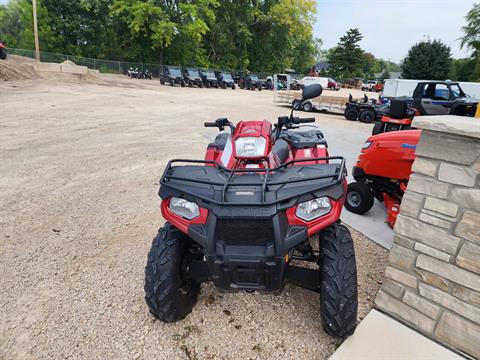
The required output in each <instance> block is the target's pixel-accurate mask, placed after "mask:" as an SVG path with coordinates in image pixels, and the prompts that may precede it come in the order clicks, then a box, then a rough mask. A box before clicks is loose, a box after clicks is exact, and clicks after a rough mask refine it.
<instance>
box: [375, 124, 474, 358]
mask: <svg viewBox="0 0 480 360" xmlns="http://www.w3.org/2000/svg"><path fill="white" fill-rule="evenodd" d="M413 126H415V127H417V128H419V129H422V135H421V137H420V142H419V144H418V146H417V149H416V159H415V162H414V164H413V172H414V173H413V174H412V176H411V177H410V181H409V183H408V188H407V191H406V193H405V195H404V198H403V200H402V205H401V208H400V214H399V216H398V219H397V222H396V224H395V229H394V232H395V237H394V244H393V247H392V249H391V252H390V261H389V265H388V267H387V269H386V273H385V281H384V283H383V285H382V288H381V290H380V292H379V294H378V296H377V299H376V305H377V307H378V308H380V309H381V310H383V311H385V312H387V313H389V314H391V315H392V316H394V317H395V318H397V319H399V320H400V321H402V322H404V323H406V324H408V325H409V326H411V327H413V328H415V329H417V330H419V331H420V332H422V333H424V334H425V335H427V336H429V337H431V338H433V339H435V340H437V341H439V342H440V343H442V344H445V345H446V346H448V347H450V348H453V349H456V350H458V351H461V352H464V353H466V354H469V355H471V356H474V357H475V358H477V357H480V186H479V183H480V176H479V173H480V119H476V118H467V117H458V116H424V117H417V118H415V119H414V122H413Z"/></svg>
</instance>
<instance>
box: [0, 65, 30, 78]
mask: <svg viewBox="0 0 480 360" xmlns="http://www.w3.org/2000/svg"><path fill="white" fill-rule="evenodd" d="M38 78H39V76H38V74H37V72H36V71H35V68H34V67H33V65H32V64H31V63H25V62H24V63H22V62H20V63H12V62H9V61H0V80H3V81H12V80H31V79H38Z"/></svg>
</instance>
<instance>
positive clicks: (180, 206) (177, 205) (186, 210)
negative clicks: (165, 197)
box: [169, 197, 200, 220]
mask: <svg viewBox="0 0 480 360" xmlns="http://www.w3.org/2000/svg"><path fill="white" fill-rule="evenodd" d="M169 208H170V211H171V212H173V213H174V214H176V215H178V216H181V217H183V218H185V219H187V220H192V219H194V218H196V217H197V216H198V215H200V209H199V208H198V205H197V204H195V203H194V202H191V201H187V200H185V199H180V198H176V197H172V198H171V199H170V205H169Z"/></svg>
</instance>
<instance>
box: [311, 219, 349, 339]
mask: <svg viewBox="0 0 480 360" xmlns="http://www.w3.org/2000/svg"><path fill="white" fill-rule="evenodd" d="M320 256H321V269H320V274H321V275H320V276H321V279H320V280H321V290H320V308H321V313H322V325H323V328H324V330H325V331H326V332H327V333H328V334H329V335H332V336H336V337H340V338H346V337H348V336H350V335H352V334H353V333H354V332H355V328H356V327H357V308H358V297H357V294H358V290H357V267H356V262H355V249H354V246H353V240H352V236H351V235H350V231H348V229H347V228H346V227H345V226H344V225H341V224H337V223H334V224H332V225H330V226H328V227H327V228H325V229H324V230H323V231H322V232H321V233H320Z"/></svg>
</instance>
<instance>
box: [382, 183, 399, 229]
mask: <svg viewBox="0 0 480 360" xmlns="http://www.w3.org/2000/svg"><path fill="white" fill-rule="evenodd" d="M382 196H383V202H384V204H385V208H386V209H387V222H388V224H389V225H390V226H391V227H392V228H393V227H394V226H395V221H396V220H397V215H398V213H399V212H400V199H399V198H398V197H396V196H392V195H390V194H388V193H386V192H384V193H382Z"/></svg>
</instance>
